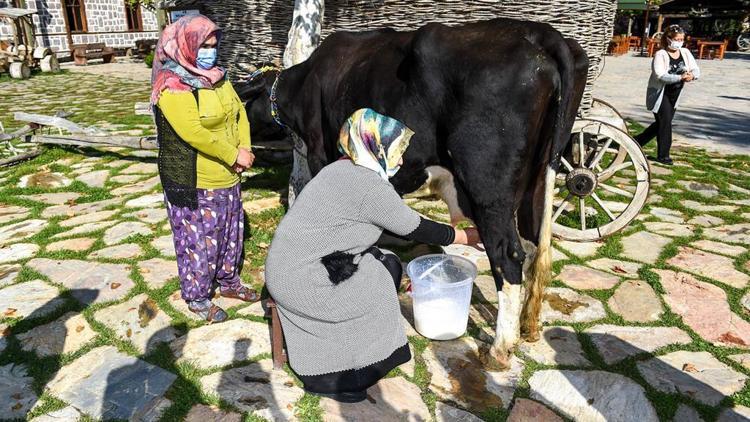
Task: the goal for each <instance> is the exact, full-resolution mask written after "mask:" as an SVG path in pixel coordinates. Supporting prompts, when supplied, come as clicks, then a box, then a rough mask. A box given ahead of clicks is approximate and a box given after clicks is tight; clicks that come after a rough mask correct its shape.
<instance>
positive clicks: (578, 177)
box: [565, 168, 597, 198]
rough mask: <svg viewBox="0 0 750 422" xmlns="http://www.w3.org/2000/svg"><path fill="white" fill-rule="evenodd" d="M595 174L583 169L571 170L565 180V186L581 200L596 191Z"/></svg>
mask: <svg viewBox="0 0 750 422" xmlns="http://www.w3.org/2000/svg"><path fill="white" fill-rule="evenodd" d="M596 183H597V181H596V174H595V173H594V172H593V171H591V170H589V169H585V168H577V169H573V171H571V172H570V173H568V176H567V177H566V178H565V185H566V186H567V188H568V191H569V192H570V193H572V194H573V195H575V196H577V197H580V198H583V197H586V196H589V195H591V192H593V191H594V189H596Z"/></svg>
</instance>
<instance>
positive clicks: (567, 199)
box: [552, 194, 573, 223]
mask: <svg viewBox="0 0 750 422" xmlns="http://www.w3.org/2000/svg"><path fill="white" fill-rule="evenodd" d="M572 197H573V195H571V194H568V196H566V197H565V199H563V201H562V202H561V203H560V206H559V207H558V208H557V211H555V214H554V215H553V216H552V222H553V223H554V222H555V221H557V219H558V218H560V215H561V214H562V213H563V211H565V204H567V203H568V201H570V198H572Z"/></svg>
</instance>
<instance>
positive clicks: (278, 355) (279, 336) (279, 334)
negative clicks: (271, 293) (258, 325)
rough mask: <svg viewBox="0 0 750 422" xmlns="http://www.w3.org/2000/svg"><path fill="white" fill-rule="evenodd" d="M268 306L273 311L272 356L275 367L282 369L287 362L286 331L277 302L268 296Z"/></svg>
mask: <svg viewBox="0 0 750 422" xmlns="http://www.w3.org/2000/svg"><path fill="white" fill-rule="evenodd" d="M266 306H268V309H269V310H270V311H271V356H272V358H273V369H281V368H283V367H284V364H285V363H286V362H287V357H286V350H284V331H282V329H281V320H280V319H279V311H278V309H276V302H274V301H273V299H272V298H270V297H269V298H268V301H267V302H266Z"/></svg>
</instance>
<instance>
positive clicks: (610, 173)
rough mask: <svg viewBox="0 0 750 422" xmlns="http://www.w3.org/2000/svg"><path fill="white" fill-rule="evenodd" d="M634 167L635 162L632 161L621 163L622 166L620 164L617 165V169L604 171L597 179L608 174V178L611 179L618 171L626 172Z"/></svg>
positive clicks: (611, 168) (612, 168)
mask: <svg viewBox="0 0 750 422" xmlns="http://www.w3.org/2000/svg"><path fill="white" fill-rule="evenodd" d="M632 166H633V162H632V161H625V162H624V163H621V164H619V165H617V166H615V167H610V168H608V169H607V170H604V171H602V172H600V173H599V174H597V177H600V176H602V175H604V174H606V175H607V177H608V178H609V177H612V176H614V175H615V173H617V172H618V171H620V170H625V169H626V168H628V167H632Z"/></svg>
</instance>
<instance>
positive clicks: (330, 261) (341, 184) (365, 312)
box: [266, 109, 479, 402]
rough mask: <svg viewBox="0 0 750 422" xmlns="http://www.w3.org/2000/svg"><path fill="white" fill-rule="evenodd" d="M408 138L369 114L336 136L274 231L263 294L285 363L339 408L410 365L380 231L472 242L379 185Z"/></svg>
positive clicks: (397, 272) (394, 272)
mask: <svg viewBox="0 0 750 422" xmlns="http://www.w3.org/2000/svg"><path fill="white" fill-rule="evenodd" d="M412 134H413V132H412V131H411V130H409V129H408V128H407V127H406V126H404V124H403V123H401V122H399V121H398V120H395V119H392V118H390V117H387V116H383V115H381V114H378V113H377V112H375V111H373V110H371V109H361V110H358V111H356V112H355V113H354V114H353V115H352V116H351V117H350V118H349V119H348V121H347V123H346V124H345V125H344V127H343V128H342V129H341V133H340V137H339V150H340V151H341V152H342V153H343V154H344V157H343V158H342V159H341V160H339V161H337V162H335V163H333V164H330V165H328V166H326V167H325V168H323V170H321V171H320V173H318V175H316V176H315V178H313V179H312V180H311V181H310V182H309V183H308V184H307V185H306V186H305V189H304V190H303V191H302V193H301V194H300V196H299V197H297V200H296V201H295V202H294V206H293V207H291V208H290V209H289V212H288V213H287V214H286V216H285V217H284V219H283V220H282V221H281V223H280V224H279V227H278V228H277V229H276V234H275V235H274V239H273V242H272V244H271V248H270V250H269V252H268V258H267V260H266V286H267V287H268V291H269V293H271V296H272V297H273V298H274V300H275V301H276V305H277V309H278V311H279V316H280V318H281V325H282V327H283V329H284V337H285V339H286V344H287V350H288V352H289V364H290V366H291V367H292V369H293V370H294V371H295V372H296V373H297V375H298V376H299V378H300V380H301V381H302V382H303V384H304V388H305V391H307V392H310V393H313V394H317V395H322V396H326V397H330V398H333V399H334V400H338V401H342V402H358V401H362V400H364V399H365V398H366V397H367V395H366V390H367V388H368V387H371V386H372V385H374V384H375V383H377V382H378V380H379V379H381V378H382V377H384V376H385V375H386V374H387V373H388V372H389V371H390V370H391V369H393V368H395V367H397V366H398V365H401V364H403V363H405V362H408V361H409V360H410V359H411V353H410V352H409V346H408V344H407V339H406V335H405V334H404V330H403V326H402V323H401V318H402V317H401V311H400V308H399V301H398V294H397V290H398V287H399V284H400V282H401V272H402V267H401V261H400V259H399V258H398V257H396V256H395V255H393V254H392V253H389V252H386V251H381V250H380V249H378V248H376V247H375V246H374V245H375V242H377V240H378V238H379V237H380V235H381V234H382V233H383V231H384V230H387V231H389V232H391V233H393V234H396V235H398V236H402V237H406V238H408V239H413V240H416V241H419V242H423V243H429V244H438V245H449V244H451V243H461V244H476V243H477V242H478V241H479V239H478V237H479V236H478V235H477V231H476V229H467V230H454V229H453V227H451V226H448V225H445V224H440V223H435V222H432V221H430V220H426V219H424V218H422V217H420V215H419V214H418V213H416V212H415V211H414V210H412V209H411V208H409V207H408V206H407V205H406V204H404V201H403V200H402V199H401V197H399V195H398V194H397V193H396V191H395V190H394V188H393V186H392V185H391V184H390V183H389V182H388V178H389V177H392V176H393V175H395V174H396V172H397V171H398V170H399V167H400V166H401V157H402V155H403V154H404V151H405V150H406V148H407V146H408V145H409V139H410V138H411V136H412Z"/></svg>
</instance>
